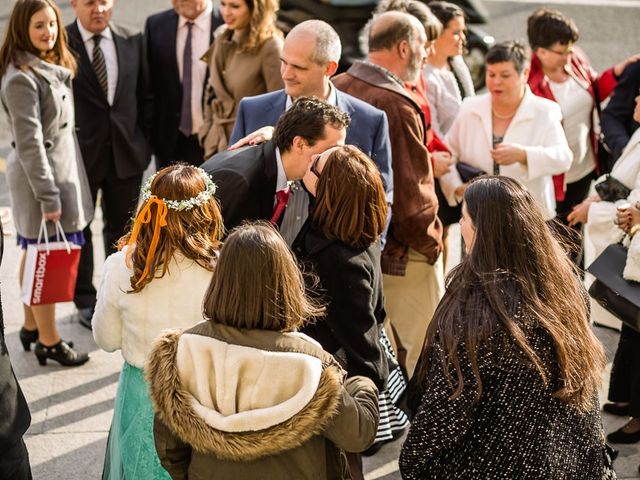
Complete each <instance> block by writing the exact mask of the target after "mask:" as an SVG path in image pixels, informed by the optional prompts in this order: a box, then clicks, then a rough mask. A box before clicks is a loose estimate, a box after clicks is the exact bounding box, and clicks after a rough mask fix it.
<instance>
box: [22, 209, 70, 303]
mask: <svg viewBox="0 0 640 480" xmlns="http://www.w3.org/2000/svg"><path fill="white" fill-rule="evenodd" d="M55 223H56V234H57V237H58V238H57V240H58V241H55V242H49V240H48V238H47V233H46V224H45V221H44V220H43V221H42V224H41V226H40V233H39V235H38V243H36V244H35V245H28V246H27V253H26V259H25V265H24V276H23V277H22V302H23V303H25V304H26V305H30V306H32V305H44V304H47V303H58V302H69V301H71V300H73V292H74V290H75V288H76V279H77V277H78V263H79V262H80V247H79V246H78V245H75V244H73V243H69V242H68V241H67V238H66V237H65V235H64V232H63V231H62V226H61V225H60V222H55ZM43 239H44V242H43V243H42V240H43Z"/></svg>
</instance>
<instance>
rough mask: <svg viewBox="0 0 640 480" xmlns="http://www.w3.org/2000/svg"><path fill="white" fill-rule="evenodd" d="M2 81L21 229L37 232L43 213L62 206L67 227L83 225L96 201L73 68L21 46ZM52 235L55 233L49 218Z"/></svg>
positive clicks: (17, 221)
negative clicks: (78, 123) (79, 131)
mask: <svg viewBox="0 0 640 480" xmlns="http://www.w3.org/2000/svg"><path fill="white" fill-rule="evenodd" d="M19 65H21V66H20V67H18V66H16V65H10V66H9V67H8V69H7V71H6V73H5V74H4V76H3V77H2V80H1V81H0V82H1V83H0V100H1V101H2V105H3V107H4V110H5V112H6V113H7V116H8V117H9V125H10V128H11V133H12V135H13V142H12V147H13V149H12V150H11V152H10V153H9V156H8V157H7V183H8V186H9V194H10V197H11V204H12V208H13V215H14V219H15V225H16V230H17V231H18V233H19V234H20V235H22V236H23V237H25V238H37V236H38V231H39V229H40V223H41V221H42V214H43V213H48V212H55V211H57V210H61V211H62V217H61V219H60V222H61V224H62V228H63V230H64V231H65V232H77V231H80V230H82V229H83V228H84V227H85V226H86V225H87V223H88V222H89V220H90V219H91V218H92V216H93V202H92V201H91V195H90V193H89V184H88V182H87V177H86V173H85V169H84V164H83V162H82V158H81V155H80V149H79V147H78V140H77V138H76V134H75V119H74V110H73V93H72V90H71V72H69V70H67V69H66V68H64V67H61V66H58V65H53V64H51V63H48V62H45V61H44V60H41V59H39V58H37V57H35V56H34V55H32V54H30V53H26V52H21V55H20V61H19ZM47 228H48V235H50V236H51V235H55V230H54V225H53V223H52V222H48V226H47Z"/></svg>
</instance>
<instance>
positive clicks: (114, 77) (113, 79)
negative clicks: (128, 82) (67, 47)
mask: <svg viewBox="0 0 640 480" xmlns="http://www.w3.org/2000/svg"><path fill="white" fill-rule="evenodd" d="M76 23H77V25H78V30H80V35H81V36H82V41H83V42H84V48H85V49H86V50H87V55H88V56H89V60H91V61H92V62H93V49H94V47H95V43H94V41H93V35H94V34H93V33H91V32H90V31H89V30H87V29H86V28H84V27H83V26H82V23H80V21H79V20H76ZM100 35H102V39H101V40H100V49H101V50H102V53H103V54H104V62H105V64H106V66H107V83H108V85H109V92H108V94H107V101H108V102H109V105H113V99H114V97H115V96H116V87H117V86H118V54H117V52H116V44H115V43H114V42H113V34H112V33H111V29H110V28H109V27H107V28H106V29H104V30H103V31H102V32H101V33H100Z"/></svg>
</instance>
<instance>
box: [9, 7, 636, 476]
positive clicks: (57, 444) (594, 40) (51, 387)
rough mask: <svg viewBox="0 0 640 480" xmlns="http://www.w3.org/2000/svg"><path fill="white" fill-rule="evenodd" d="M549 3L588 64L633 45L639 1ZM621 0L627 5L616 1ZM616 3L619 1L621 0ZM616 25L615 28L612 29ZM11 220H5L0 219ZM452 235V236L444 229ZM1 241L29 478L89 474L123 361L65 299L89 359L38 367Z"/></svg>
mask: <svg viewBox="0 0 640 480" xmlns="http://www.w3.org/2000/svg"><path fill="white" fill-rule="evenodd" d="M541 3H542V2H540V1H531V2H526V1H523V0H514V1H511V2H509V1H496V0H490V1H488V2H487V7H488V9H489V12H490V13H491V16H492V19H491V22H490V23H489V25H486V26H484V27H483V28H484V29H485V30H486V31H487V32H488V33H490V34H492V35H494V36H495V37H496V39H497V40H505V39H510V38H524V32H525V30H524V21H525V19H526V17H527V15H528V14H529V13H530V12H531V11H532V10H533V9H534V8H535V7H538V6H540V4H541ZM58 4H59V5H60V7H61V10H62V13H63V16H64V20H65V22H68V21H70V20H71V19H72V18H73V17H72V11H71V8H70V5H69V2H68V1H62V2H58ZM116 4H117V5H116V10H115V14H114V20H115V21H117V22H122V23H125V24H128V25H132V26H134V27H135V26H137V27H139V28H141V27H142V26H143V24H144V19H145V18H146V17H147V16H148V15H149V14H151V13H154V12H156V11H159V10H161V9H163V8H168V6H169V5H170V2H169V0H128V1H126V2H125V1H124V0H116ZM545 4H547V5H553V6H557V8H560V9H561V10H563V11H565V12H566V13H567V14H569V15H571V16H572V17H573V18H574V19H575V20H576V22H577V24H578V26H579V27H580V29H581V33H582V38H581V39H580V45H581V46H582V47H583V48H584V49H585V50H586V51H587V52H588V53H589V55H590V57H591V60H592V62H593V65H594V67H595V68H597V69H602V68H606V67H608V66H609V65H611V64H612V63H614V62H615V61H618V60H620V59H622V58H625V57H626V56H628V55H631V54H632V53H634V52H640V36H638V35H637V25H638V23H639V21H640V8H637V5H638V2H637V1H636V0H629V1H628V2H625V0H617V1H616V2H615V4H616V7H608V6H607V0H602V1H601V2H598V1H597V0H582V1H580V0H562V1H559V2H558V4H554V3H546V2H545ZM625 4H628V5H627V6H625ZM12 5H13V1H11V0H0V32H2V34H3V35H4V27H5V25H6V21H7V19H8V15H9V13H10V11H11V8H12ZM620 5H622V6H620ZM612 32H615V35H614V34H613V33H612ZM10 140H11V139H10V133H9V130H8V128H7V124H6V119H5V117H4V114H3V113H0V206H1V205H8V203H9V200H8V195H7V190H6V183H5V178H4V158H3V157H6V155H7V153H8V151H9V143H10ZM97 215H98V216H97V218H96V221H95V222H94V223H93V231H94V235H100V229H101V219H100V211H99V210H98V214H97ZM9 228H11V226H9ZM452 237H453V238H456V235H455V234H453V235H452ZM5 240H6V250H5V258H4V261H3V264H2V267H1V269H0V282H1V285H2V300H3V309H4V315H5V322H6V333H7V344H8V347H9V351H10V354H11V358H12V361H13V364H14V367H15V370H16V374H17V376H18V378H19V380H20V383H21V385H22V388H23V389H24V391H25V395H26V397H27V400H28V402H29V405H30V408H31V412H32V417H33V419H32V426H31V428H30V430H29V431H28V432H27V436H26V442H27V446H28V448H29V453H30V456H31V463H32V468H33V473H34V478H35V479H36V480H40V479H45V480H50V479H51V480H56V479H65V480H66V479H97V478H100V473H101V471H102V462H103V456H104V449H105V444H106V439H107V434H108V430H109V424H110V422H111V416H112V413H113V400H114V397H115V393H116V388H117V381H118V375H119V371H120V367H121V365H122V358H121V356H120V354H119V353H117V352H116V353H112V354H109V353H105V352H103V351H101V350H100V349H99V348H98V347H97V346H96V344H95V343H94V341H93V338H92V336H91V332H89V330H87V329H85V328H84V327H82V326H80V324H79V323H78V322H77V320H76V318H75V310H74V307H73V305H72V304H70V303H68V304H60V305H58V307H57V318H58V322H59V326H60V331H61V334H62V336H63V338H66V339H72V340H74V342H75V343H76V345H77V346H78V348H79V349H81V350H84V351H89V352H90V354H91V360H90V361H89V362H88V363H87V364H85V365H83V366H81V367H77V368H73V369H69V368H62V367H58V366H56V365H55V364H54V363H53V362H50V363H49V364H48V365H47V366H46V367H40V366H39V365H38V363H37V361H36V359H35V356H34V354H33V352H23V351H22V348H21V345H20V342H19V339H18V331H19V329H20V326H21V324H22V307H21V304H20V300H19V288H18V281H17V273H18V261H19V258H20V251H19V250H18V248H17V247H16V245H15V236H8V237H6V238H5ZM94 245H95V247H96V248H95V250H96V259H95V260H96V267H97V268H96V278H95V281H96V284H97V282H98V281H99V277H100V273H101V272H100V266H101V265H102V262H103V260H104V254H103V252H102V251H101V250H100V248H101V245H102V242H95V244H94ZM596 334H597V335H598V337H599V338H600V339H601V341H602V342H603V344H604V345H605V348H606V350H607V354H608V358H609V364H608V366H607V370H606V371H605V372H604V373H603V388H602V391H601V400H604V398H605V391H606V385H607V382H608V374H609V368H610V361H611V358H612V357H613V353H614V352H615V348H616V345H617V338H618V334H617V333H616V332H613V331H611V330H608V329H602V328H596ZM603 422H604V426H605V431H606V432H610V431H612V430H615V429H616V428H618V427H619V426H620V425H621V424H622V423H623V420H621V419H619V418H615V417H613V416H610V415H608V414H604V415H603ZM401 443H402V439H400V440H398V441H396V442H394V443H391V444H388V445H386V446H384V447H383V448H382V450H381V451H380V452H378V453H377V454H376V455H375V456H374V457H372V458H367V459H365V461H364V465H365V471H366V472H367V474H366V478H367V479H370V480H373V479H385V480H391V479H399V478H400V475H399V473H398V471H397V458H398V455H399V451H400V447H401ZM619 449H620V458H619V459H618V460H617V461H616V470H617V471H618V475H619V478H621V479H631V478H640V475H638V473H637V466H638V464H640V449H639V448H638V446H634V445H632V446H620V447H619Z"/></svg>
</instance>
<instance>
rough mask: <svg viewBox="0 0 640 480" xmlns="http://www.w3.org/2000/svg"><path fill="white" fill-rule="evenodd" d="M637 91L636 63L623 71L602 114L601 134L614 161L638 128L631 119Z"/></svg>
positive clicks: (639, 78) (639, 70)
mask: <svg viewBox="0 0 640 480" xmlns="http://www.w3.org/2000/svg"><path fill="white" fill-rule="evenodd" d="M639 89H640V62H636V63H634V64H631V65H629V66H628V67H627V68H625V69H624V73H623V74H622V76H621V77H620V80H619V81H618V85H617V86H616V88H615V90H614V91H613V94H612V95H611V100H609V103H608V104H607V108H605V109H604V111H603V112H602V119H601V124H602V133H604V138H605V141H606V143H607V145H608V146H609V148H610V149H611V156H612V157H613V159H614V160H617V159H618V158H620V155H621V154H622V150H624V147H625V146H626V145H627V143H628V142H629V139H630V138H631V135H633V132H635V131H636V129H637V128H638V126H640V124H638V122H636V121H635V120H634V119H633V110H634V109H635V107H636V102H635V99H636V97H637V96H638V93H639V92H640V90H639Z"/></svg>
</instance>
